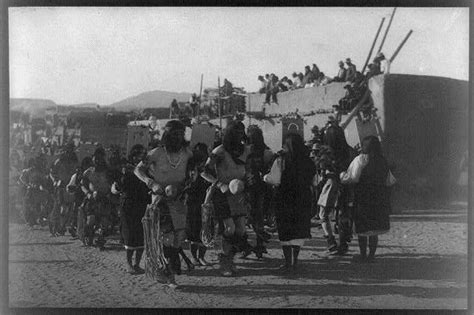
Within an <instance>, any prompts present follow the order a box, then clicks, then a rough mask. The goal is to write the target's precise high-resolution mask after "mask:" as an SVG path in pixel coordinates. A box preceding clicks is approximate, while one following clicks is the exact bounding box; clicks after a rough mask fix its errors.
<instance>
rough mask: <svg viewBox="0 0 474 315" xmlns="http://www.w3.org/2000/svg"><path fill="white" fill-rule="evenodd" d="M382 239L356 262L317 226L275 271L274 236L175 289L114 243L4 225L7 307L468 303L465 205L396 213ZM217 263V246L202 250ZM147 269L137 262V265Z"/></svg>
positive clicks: (184, 277)
mask: <svg viewBox="0 0 474 315" xmlns="http://www.w3.org/2000/svg"><path fill="white" fill-rule="evenodd" d="M391 222H392V229H391V231H390V233H389V234H387V235H383V236H381V237H380V241H379V249H378V252H377V254H378V259H377V261H376V262H375V263H373V264H354V263H351V261H350V259H351V256H352V254H356V253H357V252H358V247H357V241H356V240H353V241H352V243H351V246H350V251H349V255H348V256H343V257H332V256H327V255H326V254H325V253H324V250H325V240H324V239H323V238H322V232H321V230H320V229H318V228H313V229H312V235H313V238H312V239H311V240H310V241H308V242H307V243H306V245H305V246H304V247H303V249H302V251H301V254H300V256H301V260H302V261H301V270H300V272H299V273H298V274H297V275H296V276H293V277H284V276H282V275H280V274H279V273H278V271H277V270H276V269H277V268H278V265H279V264H280V263H281V250H280V247H279V245H278V241H277V240H276V235H274V237H273V239H272V241H271V242H270V244H269V245H268V247H269V255H266V256H265V258H264V260H263V261H258V260H256V259H254V258H253V255H252V256H251V257H250V259H246V260H243V259H238V260H237V268H238V275H239V276H238V277H235V278H222V277H219V275H218V271H217V267H218V266H217V265H214V266H211V267H206V268H202V267H200V268H197V269H195V270H194V271H192V272H191V273H190V274H187V275H181V276H178V277H177V281H178V283H179V284H180V285H181V287H180V289H178V290H175V291H173V290H171V289H169V288H165V287H162V286H160V285H158V284H156V283H154V282H153V281H151V280H149V279H147V278H146V277H145V276H144V275H128V274H126V273H125V269H124V259H125V258H124V255H125V253H124V251H123V249H121V247H120V245H119V243H118V241H117V240H110V241H109V242H108V243H107V245H106V246H108V247H107V250H106V251H103V252H100V251H98V250H97V249H96V248H86V247H83V246H82V244H81V243H80V242H79V241H77V240H72V239H71V237H70V236H62V237H55V238H53V237H50V236H49V232H48V230H47V227H44V228H39V227H37V228H36V229H35V230H28V229H27V228H26V227H25V226H24V225H19V224H13V223H12V224H10V247H9V296H10V307H59V308H60V307H107V308H110V307H111V308H114V307H147V308H168V307H187V308H201V307H205V308H214V307H219V308H228V307H230V308H291V307H298V308H392V309H393V308H395V309H397V308H409V309H417V308H431V309H433V308H434V309H438V308H439V309H465V308H466V307H467V212H466V211H465V210H464V211H463V210H460V211H459V210H458V211H449V210H444V211H443V210H436V211H435V210H433V211H421V212H415V211H408V212H404V213H402V214H398V215H393V216H392V221H391ZM207 257H209V260H210V261H214V262H216V261H217V256H216V252H215V251H209V252H208V254H207ZM142 267H143V265H142Z"/></svg>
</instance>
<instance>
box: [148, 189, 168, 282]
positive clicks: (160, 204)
mask: <svg viewBox="0 0 474 315" xmlns="http://www.w3.org/2000/svg"><path fill="white" fill-rule="evenodd" d="M142 224H143V232H144V240H145V274H146V276H147V277H149V278H152V279H154V280H156V281H158V282H160V283H167V280H168V277H169V276H170V272H169V267H168V265H169V261H168V259H167V258H166V257H165V256H164V251H163V245H164V244H166V243H167V242H166V239H167V238H168V237H169V235H170V233H173V223H172V220H171V217H170V215H169V208H168V205H167V204H166V202H164V199H163V198H162V197H161V196H157V197H156V198H154V200H153V201H152V203H151V204H149V205H148V206H147V209H146V212H145V215H144V217H143V218H142Z"/></svg>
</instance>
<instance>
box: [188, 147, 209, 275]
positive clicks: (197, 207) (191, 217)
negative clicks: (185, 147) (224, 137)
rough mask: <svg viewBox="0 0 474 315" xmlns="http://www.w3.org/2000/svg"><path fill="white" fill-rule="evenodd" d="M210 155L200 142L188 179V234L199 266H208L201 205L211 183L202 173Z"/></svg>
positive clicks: (194, 150)
mask: <svg viewBox="0 0 474 315" xmlns="http://www.w3.org/2000/svg"><path fill="white" fill-rule="evenodd" d="M207 157H208V149H207V145H205V144H203V143H198V144H196V145H195V147H194V149H193V158H192V159H191V160H190V161H189V164H190V165H189V167H188V168H189V169H188V180H189V183H188V184H187V186H186V188H185V189H184V191H185V193H186V199H185V203H186V207H187V209H188V214H187V216H186V236H187V239H188V241H190V242H191V255H192V257H193V258H192V260H191V261H192V263H193V264H194V265H198V266H207V265H208V263H207V262H206V260H205V259H204V255H205V254H206V247H205V246H204V245H203V244H202V242H201V236H200V235H201V234H200V233H201V225H202V224H201V220H202V219H201V205H202V204H203V203H204V199H205V197H206V191H207V188H208V187H209V183H208V182H207V181H206V180H205V179H204V178H202V177H201V176H200V175H201V173H202V172H203V171H204V164H205V163H206V160H207Z"/></svg>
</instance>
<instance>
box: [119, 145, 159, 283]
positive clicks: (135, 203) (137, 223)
mask: <svg viewBox="0 0 474 315" xmlns="http://www.w3.org/2000/svg"><path fill="white" fill-rule="evenodd" d="M145 154H146V151H145V147H143V146H142V145H141V144H136V145H134V146H133V147H132V148H131V150H130V154H129V157H128V164H127V165H126V166H125V167H124V169H123V172H122V176H121V178H120V179H119V182H114V184H113V185H112V193H113V194H115V195H117V194H120V197H121V202H120V203H121V205H122V207H121V213H120V220H121V233H122V238H123V242H124V247H125V252H126V255H127V256H126V258H127V272H128V273H130V274H137V273H144V272H145V270H143V269H142V268H140V261H141V258H142V254H143V248H144V245H143V242H144V240H143V226H142V218H143V216H144V215H145V210H146V206H147V205H148V204H149V203H150V201H151V198H150V195H149V194H148V191H149V190H148V187H147V186H146V185H145V183H143V182H142V181H141V180H139V179H138V178H137V177H136V176H135V174H134V173H133V170H134V169H135V167H136V166H137V164H138V163H139V162H140V161H141V160H143V158H144V157H145ZM133 253H135V263H133V262H132V260H133Z"/></svg>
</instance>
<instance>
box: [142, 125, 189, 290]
mask: <svg viewBox="0 0 474 315" xmlns="http://www.w3.org/2000/svg"><path fill="white" fill-rule="evenodd" d="M184 131H185V126H184V124H183V123H181V122H180V121H178V120H171V121H169V122H168V123H167V124H166V125H165V132H164V133H163V136H162V139H161V140H162V143H163V144H162V145H159V146H158V147H156V148H155V149H153V150H151V151H150V152H149V153H148V155H147V157H146V159H145V160H144V161H142V162H140V163H139V164H138V165H137V167H136V168H135V175H136V176H137V177H138V178H139V179H140V180H142V181H143V182H144V183H145V184H146V185H147V186H148V188H150V189H151V190H152V191H153V193H154V196H152V203H151V204H150V206H149V207H148V208H147V211H146V213H145V217H144V220H143V222H144V223H143V224H144V228H145V231H144V232H145V250H146V257H145V258H146V260H145V270H146V273H147V275H148V276H150V277H151V278H153V279H155V280H157V281H158V282H161V283H164V284H167V285H168V286H169V287H170V288H176V287H177V284H176V281H175V274H179V273H180V270H181V268H180V264H181V262H180V259H179V251H180V250H179V248H180V247H181V245H182V244H183V242H184V240H185V238H186V231H185V228H186V206H185V204H184V200H183V199H184V198H183V189H184V185H185V180H186V170H187V167H188V163H189V160H190V159H191V158H192V152H191V150H190V149H189V147H188V146H187V143H186V141H185V139H184ZM155 232H156V233H158V235H155V234H153V233H155Z"/></svg>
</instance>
